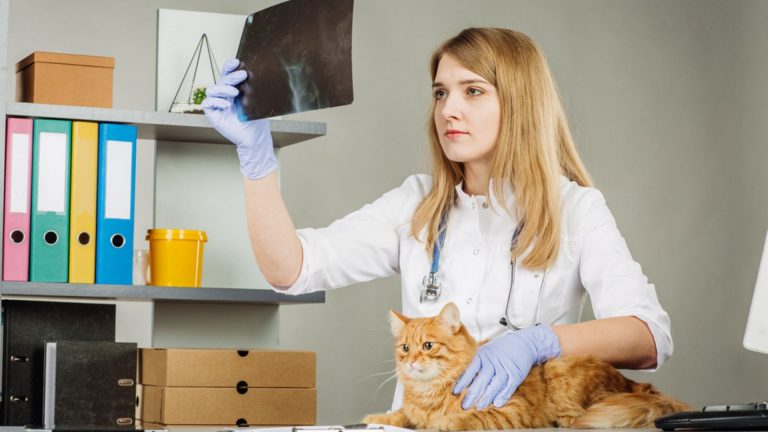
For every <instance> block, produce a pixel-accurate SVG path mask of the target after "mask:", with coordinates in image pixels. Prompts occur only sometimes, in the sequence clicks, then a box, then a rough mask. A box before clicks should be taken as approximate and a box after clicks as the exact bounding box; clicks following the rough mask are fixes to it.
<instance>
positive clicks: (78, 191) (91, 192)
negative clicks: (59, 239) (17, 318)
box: [69, 121, 99, 283]
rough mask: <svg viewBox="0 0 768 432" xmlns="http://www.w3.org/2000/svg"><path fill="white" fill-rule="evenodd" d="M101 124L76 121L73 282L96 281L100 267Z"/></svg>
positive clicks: (71, 231) (72, 198) (71, 245)
mask: <svg viewBox="0 0 768 432" xmlns="http://www.w3.org/2000/svg"><path fill="white" fill-rule="evenodd" d="M98 149H99V125H98V123H91V122H80V121H74V122H72V171H71V172H72V180H71V189H70V190H71V196H70V210H71V211H70V219H69V220H70V226H69V282H70V283H93V282H94V275H95V268H96V179H97V169H98V151H99V150H98Z"/></svg>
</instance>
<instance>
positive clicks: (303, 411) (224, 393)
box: [142, 385, 317, 426]
mask: <svg viewBox="0 0 768 432" xmlns="http://www.w3.org/2000/svg"><path fill="white" fill-rule="evenodd" d="M244 390H245V391H244V392H243V393H241V391H242V390H238V389H235V388H218V387H207V388H206V387H157V386H149V385H144V388H143V392H144V401H143V406H144V412H143V416H142V420H143V422H144V423H151V424H159V425H216V426H237V425H238V424H241V425H243V424H249V425H313V424H315V421H316V420H315V419H316V416H317V413H316V406H317V391H316V389H314V388H248V389H244Z"/></svg>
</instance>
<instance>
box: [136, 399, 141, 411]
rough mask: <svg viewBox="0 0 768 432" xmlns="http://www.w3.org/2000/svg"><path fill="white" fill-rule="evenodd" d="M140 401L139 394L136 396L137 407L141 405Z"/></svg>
mask: <svg viewBox="0 0 768 432" xmlns="http://www.w3.org/2000/svg"><path fill="white" fill-rule="evenodd" d="M139 402H140V401H139V397H138V396H136V408H138V407H139Z"/></svg>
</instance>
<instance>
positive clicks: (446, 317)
mask: <svg viewBox="0 0 768 432" xmlns="http://www.w3.org/2000/svg"><path fill="white" fill-rule="evenodd" d="M438 316H439V317H440V319H442V320H443V323H445V325H447V326H448V328H449V329H451V332H453V333H458V331H459V329H460V328H461V317H460V316H459V308H457V307H456V305H455V304H453V303H448V304H446V305H445V306H443V309H442V310H441V311H440V315H438Z"/></svg>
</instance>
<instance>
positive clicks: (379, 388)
mask: <svg viewBox="0 0 768 432" xmlns="http://www.w3.org/2000/svg"><path fill="white" fill-rule="evenodd" d="M395 378H397V374H393V375H392V376H391V377H389V378H387V379H385V380H384V382H382V383H381V384H379V386H378V387H376V390H375V391H374V392H373V394H371V397H370V399H368V403H370V402H371V401H372V400H373V398H374V397H375V396H376V395H377V394H378V393H379V391H380V390H381V388H382V387H384V384H386V383H388V382H389V381H392V380H393V379H395Z"/></svg>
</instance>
